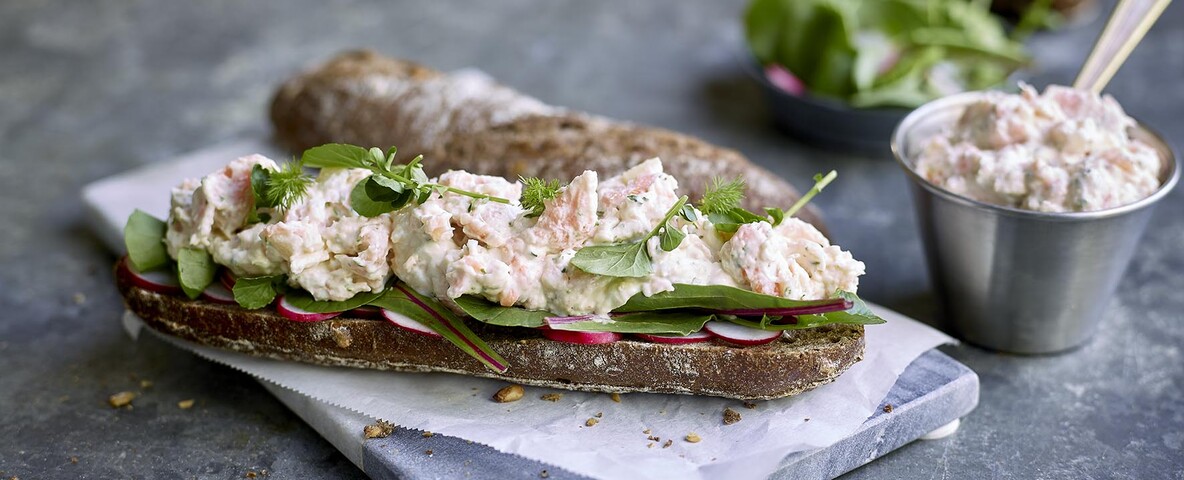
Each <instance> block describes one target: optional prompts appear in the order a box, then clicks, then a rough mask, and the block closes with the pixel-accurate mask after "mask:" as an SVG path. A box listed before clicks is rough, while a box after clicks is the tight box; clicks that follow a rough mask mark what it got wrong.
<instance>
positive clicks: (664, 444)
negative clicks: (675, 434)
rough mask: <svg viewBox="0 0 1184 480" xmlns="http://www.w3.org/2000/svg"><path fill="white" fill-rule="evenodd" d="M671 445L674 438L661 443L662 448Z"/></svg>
mask: <svg viewBox="0 0 1184 480" xmlns="http://www.w3.org/2000/svg"><path fill="white" fill-rule="evenodd" d="M671 445H674V440H666V443H663V444H662V448H670V446H671Z"/></svg>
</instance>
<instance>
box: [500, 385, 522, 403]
mask: <svg viewBox="0 0 1184 480" xmlns="http://www.w3.org/2000/svg"><path fill="white" fill-rule="evenodd" d="M525 394H526V390H525V389H523V388H522V385H517V384H515V385H509V386H506V387H503V388H502V389H501V390H498V391H497V393H495V394H493V401H495V402H497V403H510V402H517V401H518V400H520V399H522V396H523V395H525Z"/></svg>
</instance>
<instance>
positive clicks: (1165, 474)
mask: <svg viewBox="0 0 1184 480" xmlns="http://www.w3.org/2000/svg"><path fill="white" fill-rule="evenodd" d="M742 3H743V2H741V1H738V0H733V1H729V2H708V1H702V2H693V3H692V2H680V1H675V0H664V1H652V2H631V1H624V0H617V1H606V2H545V1H529V2H528V1H524V0H511V1H503V2H483V3H468V2H454V1H443V2H430V3H429V2H406V3H398V4H386V3H363V2H356V1H331V2H318V1H310V0H297V1H291V2H231V1H202V2H137V1H125V0H100V1H93V2H68V1H65V0H57V1H42V0H17V1H10V2H3V3H0V225H2V227H0V267H3V268H0V471H3V472H4V473H3V474H0V478H7V477H9V476H19V477H21V478H76V477H82V478H109V477H133V478H141V477H143V478H152V477H201V478H242V477H243V476H244V475H245V474H246V473H247V472H248V471H252V470H253V471H255V472H260V471H261V470H262V469H267V470H268V472H269V474H270V475H271V476H273V477H280V478H305V477H356V476H360V475H361V474H360V472H359V471H358V470H356V469H355V468H354V467H353V466H351V465H350V464H349V463H348V462H347V461H346V460H345V458H344V457H343V456H341V455H340V454H339V453H337V452H335V451H334V450H333V449H332V447H331V446H330V445H328V444H327V443H326V442H324V441H322V440H320V439H319V438H318V437H317V436H316V435H315V433H313V432H312V431H311V430H310V429H309V428H308V427H307V426H305V425H304V424H303V423H302V422H300V421H299V419H297V418H296V417H295V416H293V415H292V414H290V413H289V412H288V411H287V410H285V409H284V408H283V406H282V405H281V404H280V403H278V402H277V401H276V400H274V399H273V398H272V397H271V396H270V395H268V394H267V393H266V391H265V390H263V389H262V388H260V387H259V386H258V385H257V384H256V383H255V382H254V381H253V380H251V379H250V378H248V377H246V376H243V375H240V374H237V373H235V372H232V371H229V370H227V369H225V368H222V367H218V366H215V365H211V364H209V363H207V362H204V361H201V360H199V359H197V358H195V357H193V356H191V355H189V354H186V353H182V352H179V351H177V350H174V349H171V348H167V347H165V346H163V345H160V344H159V342H156V343H152V342H149V343H145V342H139V343H135V342H131V341H130V340H128V339H127V337H126V336H125V335H124V334H123V333H122V331H121V330H120V326H119V322H118V318H119V313H120V305H119V299H118V297H117V295H116V293H115V291H114V288H113V287H112V283H111V274H110V272H109V266H110V263H111V260H112V257H111V256H110V254H109V253H108V252H106V251H105V250H104V249H103V248H102V247H101V245H100V244H99V243H98V241H97V240H96V239H95V238H94V237H93V236H92V235H91V234H90V233H88V232H87V231H86V230H85V229H84V228H83V227H82V226H81V225H82V224H83V222H82V220H83V219H82V218H81V215H82V213H81V211H82V210H81V202H80V200H79V199H78V197H77V192H78V190H79V187H80V186H81V185H84V184H85V183H87V182H89V181H93V180H95V179H98V178H101V177H103V176H105V175H109V174H112V173H115V172H119V171H121V170H125V169H127V168H130V167H133V166H136V165H141V164H144V163H149V162H154V161H160V160H163V159H167V158H170V157H172V156H174V155H176V154H178V153H181V152H185V151H188V150H194V149H197V148H201V147H205V146H208V145H212V144H215V143H218V142H220V141H224V140H227V139H230V138H232V137H235V136H239V135H265V134H266V132H267V131H268V126H267V123H266V117H265V115H264V109H265V106H266V104H267V101H268V97H269V95H270V92H271V90H272V88H273V87H274V85H275V84H276V83H277V82H278V81H279V80H281V79H282V78H285V77H286V76H287V75H290V74H291V73H292V72H294V71H296V70H297V69H299V68H300V67H302V66H304V65H308V64H311V63H313V62H316V61H319V60H321V59H323V58H325V57H326V56H328V55H330V54H331V53H333V52H335V51H338V50H340V49H344V48H352V47H358V46H368V47H373V48H376V49H379V50H381V51H384V52H386V53H388V54H391V55H396V56H402V57H408V58H412V59H417V60H420V61H423V62H425V63H428V64H431V65H433V66H436V67H439V68H443V69H452V68H459V67H464V66H476V67H480V68H482V69H485V70H487V71H489V72H490V73H491V74H493V75H494V76H496V77H498V78H500V79H502V80H504V81H505V82H506V83H508V84H510V85H512V86H514V87H517V88H519V89H521V90H523V91H526V92H528V93H531V94H533V95H536V96H538V97H539V98H541V99H543V100H545V101H547V102H551V103H554V104H559V105H566V106H571V107H575V108H579V109H584V110H589V111H593V112H596V113H601V114H605V115H609V116H613V117H618V118H622V119H628V120H635V121H638V122H643V123H650V124H655V125H659V126H664V127H669V128H673V129H677V130H682V131H685V132H688V133H692V134H695V135H699V136H702V137H703V138H706V139H708V140H710V141H713V142H716V143H719V144H722V145H727V146H731V147H734V148H737V149H739V150H741V151H742V152H744V153H746V154H748V155H749V156H750V157H752V158H753V159H755V160H756V161H758V162H760V163H763V164H765V165H767V166H769V167H770V168H772V169H773V170H775V171H776V172H778V173H780V174H782V175H784V176H786V177H787V178H789V179H792V180H796V183H798V184H805V183H806V182H807V181H808V179H809V177H810V176H811V175H812V174H813V173H815V172H817V171H819V170H822V169H830V168H835V169H838V170H839V171H840V173H841V176H840V179H839V181H838V182H837V183H836V184H834V185H833V186H832V187H830V188H829V189H828V190H827V191H826V193H825V194H823V195H822V196H820V197H819V198H818V200H817V202H818V204H819V206H820V207H822V208H823V209H824V211H826V212H827V215H828V218H829V220H830V225H831V231H832V232H833V233H834V234H835V237H836V238H837V240H838V242H839V243H841V244H843V245H844V246H846V247H848V248H850V249H851V250H852V251H854V253H855V255H856V256H857V257H858V258H861V259H863V260H864V261H865V262H866V263H867V266H868V272H869V273H868V275H867V276H866V277H865V280H864V282H863V283H862V285H861V287H862V288H861V294H863V295H864V296H865V297H867V298H868V299H870V300H873V301H876V302H880V303H883V304H887V305H889V306H891V307H894V308H896V309H899V310H901V311H903V312H905V313H908V314H910V315H912V316H914V317H917V318H919V319H922V320H928V321H934V322H939V321H940V319H937V318H936V316H935V309H934V308H933V301H932V298H931V296H932V294H931V292H932V289H931V288H930V285H929V283H928V278H927V275H926V272H925V269H924V268H923V260H922V256H921V247H920V244H919V242H918V238H917V235H916V229H915V221H914V218H913V214H912V211H911V205H910V199H909V198H908V196H907V192H906V190H905V186H906V184H905V181H906V180H905V178H904V176H903V175H902V174H901V173H900V172H899V171H897V167H896V166H895V165H894V164H893V163H892V162H890V161H887V159H885V158H859V157H852V156H848V155H843V154H836V153H828V152H822V151H817V150H813V149H811V148H808V147H805V146H803V145H801V144H800V143H798V142H796V141H795V140H793V139H790V138H787V137H785V136H783V135H781V134H779V133H778V132H776V131H775V130H774V129H772V128H771V127H770V126H769V124H768V122H767V116H766V114H765V111H764V107H763V105H762V104H761V100H760V94H759V91H758V90H757V88H756V86H755V85H754V84H752V83H751V82H750V81H748V80H747V79H746V78H744V76H743V75H744V74H743V72H742V71H741V69H740V66H739V63H738V62H739V61H740V60H739V58H740V52H741V51H742V50H741V48H742V47H741V41H740V30H739V26H738V22H737V16H738V15H739V12H740V11H741V9H742ZM1100 28H1101V23H1100V20H1095V21H1093V22H1088V23H1086V24H1084V25H1081V26H1078V27H1074V28H1071V29H1068V30H1065V31H1061V32H1057V33H1055V34H1041V35H1039V36H1038V37H1037V38H1035V39H1034V40H1033V42H1032V43H1033V48H1034V50H1035V52H1036V55H1037V63H1036V65H1035V67H1034V71H1033V73H1032V78H1033V79H1034V80H1035V81H1036V83H1038V84H1040V83H1046V82H1060V83H1065V82H1069V81H1071V79H1072V76H1073V72H1074V71H1075V69H1076V67H1077V66H1078V65H1079V64H1080V63H1081V61H1082V60H1083V59H1084V56H1085V53H1086V50H1087V49H1088V47H1089V46H1090V45H1091V44H1092V42H1093V39H1094V37H1095V36H1096V34H1097V32H1098V31H1099V30H1100ZM1181 79H1184V4H1181V3H1180V2H1175V3H1174V4H1173V5H1171V6H1170V7H1169V8H1168V10H1167V12H1166V13H1165V14H1164V16H1163V18H1162V19H1161V21H1160V24H1159V25H1157V26H1156V27H1155V28H1154V29H1153V30H1152V31H1151V32H1150V33H1149V35H1148V38H1147V40H1145V41H1144V44H1143V45H1141V46H1140V47H1139V49H1138V50H1136V51H1135V53H1134V54H1133V55H1132V57H1131V59H1130V61H1129V62H1128V64H1127V65H1126V66H1125V67H1124V68H1123V70H1122V71H1120V72H1119V74H1118V75H1117V76H1116V78H1115V79H1114V81H1113V83H1112V84H1111V86H1110V88H1109V91H1110V92H1111V93H1112V94H1114V95H1115V96H1116V97H1117V98H1118V99H1119V100H1120V101H1121V102H1122V103H1123V104H1124V105H1125V106H1126V107H1127V109H1128V111H1129V112H1131V113H1132V114H1133V115H1135V116H1136V117H1138V118H1140V119H1143V120H1144V121H1145V122H1146V123H1148V124H1150V125H1152V126H1153V127H1155V128H1156V129H1158V130H1160V131H1161V132H1162V133H1164V134H1165V135H1166V137H1167V138H1168V139H1169V141H1171V142H1173V143H1174V144H1176V145H1180V143H1181V141H1184V122H1181V121H1180V120H1179V113H1180V111H1181V108H1182V107H1184V82H1181ZM1182 190H1184V189H1178V190H1177V191H1176V192H1175V193H1173V194H1172V195H1171V196H1170V197H1168V198H1167V200H1166V202H1164V204H1163V205H1161V207H1160V208H1159V209H1158V211H1157V214H1156V217H1155V219H1154V220H1153V222H1152V223H1153V225H1152V227H1151V229H1150V230H1149V231H1148V233H1147V236H1146V244H1145V245H1144V247H1143V248H1142V249H1141V250H1140V251H1139V253H1138V254H1137V255H1136V257H1135V259H1134V262H1133V264H1132V266H1131V268H1130V270H1129V271H1128V273H1127V275H1126V278H1125V280H1124V282H1123V284H1122V286H1121V287H1120V291H1119V293H1118V295H1117V298H1115V300H1114V302H1113V304H1112V306H1111V307H1110V309H1109V312H1108V314H1107V318H1106V319H1105V324H1104V328H1103V330H1102V331H1101V333H1100V334H1099V335H1098V337H1097V338H1096V339H1095V340H1094V341H1093V342H1091V343H1090V344H1088V345H1086V346H1084V347H1082V348H1080V349H1078V350H1076V351H1073V352H1070V353H1068V354H1065V355H1060V356H1053V357H1016V356H1008V355H999V354H994V353H990V352H986V351H983V350H980V349H977V348H974V347H972V346H960V347H955V348H950V349H947V350H946V351H947V353H949V354H950V355H952V356H953V357H955V358H957V359H959V360H960V361H962V362H964V363H966V364H967V365H969V366H970V367H971V368H973V369H974V370H976V371H977V372H978V373H979V375H980V377H981V379H982V399H981V403H980V406H979V407H978V409H977V410H975V411H974V412H973V413H971V414H970V415H969V416H968V417H967V418H966V421H965V422H964V424H963V426H962V429H961V431H960V432H959V433H958V434H957V435H955V436H953V437H950V438H948V439H945V440H940V441H933V442H919V443H914V444H911V445H908V446H905V447H904V448H902V449H900V450H898V451H896V452H894V453H891V454H889V455H888V456H886V457H884V458H882V459H880V460H877V461H875V462H873V463H871V464H869V465H867V466H865V467H862V468H860V469H858V470H856V471H854V472H852V473H851V474H849V476H850V477H852V478H944V477H973V478H984V477H990V478H994V477H1024V478H1098V477H1105V478H1110V477H1116V478H1184V406H1182V405H1184V367H1181V365H1184V354H1182V353H1181V348H1182V344H1184V313H1182V312H1184V295H1182V294H1181V293H1180V292H1182V291H1184V275H1181V273H1180V272H1181V270H1182V269H1184V253H1182V251H1181V246H1182V244H1184V217H1182V216H1181V214H1180V212H1181V211H1182V209H1184V193H1182ZM79 294H81V295H79ZM141 379H148V380H151V381H153V382H154V385H153V387H151V388H149V389H146V390H144V393H143V394H142V396H141V397H140V398H138V399H137V400H136V402H135V404H134V405H135V408H134V409H132V410H113V409H111V408H110V407H108V406H107V405H106V398H107V396H108V395H110V394H112V393H115V392H118V391H121V390H138V389H139V380H141ZM187 398H193V399H196V401H197V404H196V406H195V407H194V408H193V409H190V410H181V409H179V408H177V407H176V402H177V401H179V400H183V399H187ZM71 457H77V459H78V463H77V464H75V463H72V462H71Z"/></svg>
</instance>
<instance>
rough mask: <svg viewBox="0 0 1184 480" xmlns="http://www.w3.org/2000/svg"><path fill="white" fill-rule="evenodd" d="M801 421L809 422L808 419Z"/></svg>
mask: <svg viewBox="0 0 1184 480" xmlns="http://www.w3.org/2000/svg"><path fill="white" fill-rule="evenodd" d="M802 421H803V422H809V421H810V419H809V418H807V419H805V420H802Z"/></svg>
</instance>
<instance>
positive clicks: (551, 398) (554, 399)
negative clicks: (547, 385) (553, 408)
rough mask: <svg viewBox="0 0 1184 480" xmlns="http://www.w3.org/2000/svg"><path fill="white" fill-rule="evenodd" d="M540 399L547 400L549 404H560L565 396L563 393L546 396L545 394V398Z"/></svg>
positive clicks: (547, 394)
mask: <svg viewBox="0 0 1184 480" xmlns="http://www.w3.org/2000/svg"><path fill="white" fill-rule="evenodd" d="M539 398H541V399H543V400H546V401H548V402H558V401H559V399H560V398H563V394H562V393H546V394H543V396H541V397H539Z"/></svg>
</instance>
